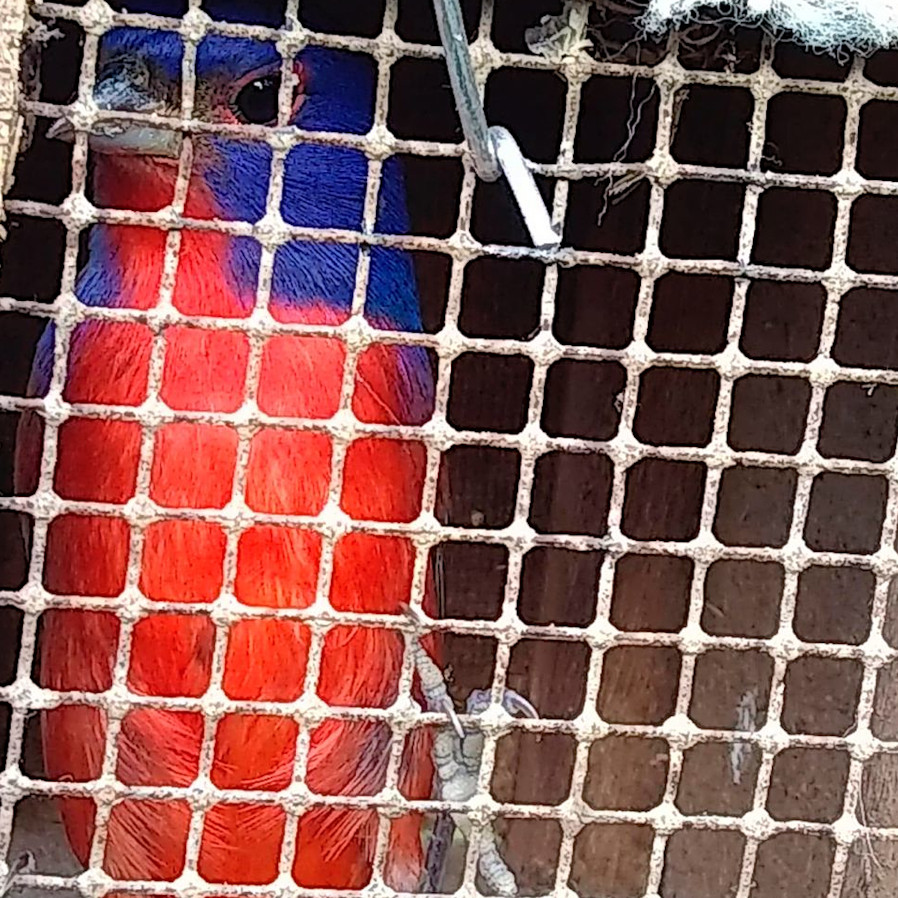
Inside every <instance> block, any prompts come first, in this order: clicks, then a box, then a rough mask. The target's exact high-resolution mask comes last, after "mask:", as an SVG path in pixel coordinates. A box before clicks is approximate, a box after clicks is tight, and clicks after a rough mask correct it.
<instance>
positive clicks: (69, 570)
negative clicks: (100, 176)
mask: <svg viewBox="0 0 898 898" xmlns="http://www.w3.org/2000/svg"><path fill="white" fill-rule="evenodd" d="M110 164H113V163H110ZM114 164H117V163H114ZM133 183H134V175H133V173H132V172H129V173H128V184H133ZM198 191H199V188H197V187H195V186H194V187H193V188H192V190H191V199H190V203H191V204H193V213H194V214H197V210H200V211H202V209H203V208H204V206H205V203H204V202H203V197H202V195H198ZM122 192H123V194H125V195H124V196H123V197H122V200H123V202H122V205H126V206H128V207H130V208H134V198H133V194H134V191H133V190H132V189H127V190H126V187H125V185H124V182H123V183H122ZM112 204H114V203H112ZM160 205H162V202H158V201H157V199H153V200H152V201H151V202H149V203H148V207H151V208H158V207H159V206H160ZM109 234H110V240H111V245H112V246H113V256H114V258H115V259H116V264H117V265H118V266H120V267H119V271H120V272H123V273H124V274H125V275H126V277H127V279H128V282H129V283H130V284H131V285H132V292H131V293H130V295H129V302H128V305H131V306H137V307H141V308H149V307H151V306H153V305H155V304H156V302H157V295H158V289H159V282H160V277H161V271H162V260H163V252H164V243H165V235H164V233H163V232H161V231H157V230H152V229H149V228H138V227H116V228H110V229H109ZM183 237H184V244H183V246H182V251H181V259H180V263H179V268H178V275H177V279H176V287H175V294H174V304H175V306H176V307H177V308H179V309H182V310H184V311H186V312H190V313H191V314H198V315H230V316H234V317H238V316H242V315H244V314H245V312H244V311H242V307H241V303H240V302H239V298H238V297H235V296H233V293H232V292H231V288H230V287H229V286H228V284H227V283H226V281H225V278H224V277H223V275H222V274H221V272H222V270H223V269H224V258H223V254H224V252H225V251H226V245H227V243H226V242H227V238H226V237H224V236H222V235H216V234H207V233H197V232H193V233H190V232H186V233H185V234H184V235H183ZM280 317H284V316H283V315H281V316H280ZM289 317H290V319H291V320H296V321H305V322H315V323H323V322H328V321H335V320H338V318H337V316H336V314H335V312H334V311H333V310H332V309H329V308H328V306H327V305H325V304H324V303H321V304H320V305H318V306H316V307H314V308H307V309H306V310H305V311H303V312H301V313H300V312H297V311H294V312H292V313H291V314H290V316H289ZM164 339H165V343H166V354H165V364H164V369H163V374H162V383H161V391H160V395H161V397H162V399H163V400H164V401H165V402H166V403H167V404H168V405H169V406H170V407H171V408H173V409H178V410H195V411H219V412H230V411H234V410H236V409H237V408H238V407H239V406H240V405H241V403H242V401H243V397H244V393H245V389H246V371H247V361H248V357H249V344H248V340H247V337H246V336H245V335H244V334H241V333H239V332H228V331H218V330H212V331H209V330H202V331H201V330H195V329H191V328H189V327H171V328H169V329H168V330H167V331H166V333H165V337H164ZM74 345H75V350H74V351H73V354H72V357H71V359H70V365H69V371H68V376H67V382H66V387H65V398H66V399H67V400H69V401H71V402H73V403H114V404H121V405H127V406H136V405H139V404H140V403H141V402H143V401H144V399H145V398H146V394H147V379H148V371H149V361H150V352H151V347H152V335H151V332H150V330H149V328H148V327H145V326H144V325H141V324H135V323H119V322H102V323H101V322H90V323H88V324H85V325H83V326H82V332H81V333H80V334H78V335H76V339H75V341H74ZM344 361H345V347H344V345H343V344H342V343H341V342H340V341H338V340H336V339H333V338H329V337H324V336H321V337H319V336H299V335H297V336H293V335H287V336H273V337H271V338H268V339H267V341H266V343H265V347H264V351H263V358H262V366H261V375H260V379H259V385H258V404H259V406H260V408H261V409H262V411H263V412H267V413H271V414H273V415H279V416H304V417H313V418H327V417H329V416H330V415H332V414H333V413H334V411H336V409H337V407H338V403H339V396H340V387H341V382H342V378H343V370H344ZM400 378H401V371H400V369H399V359H398V356H397V354H396V352H395V350H393V349H390V348H388V347H377V348H372V349H369V350H367V351H366V352H364V353H363V354H362V356H361V357H360V359H359V366H358V371H357V375H356V385H355V392H354V397H353V409H354V411H355V414H356V415H357V417H358V418H360V419H361V420H365V421H378V422H402V421H403V414H404V410H403V409H402V408H401V400H400V391H399V390H398V389H397V384H398V383H399V379H400ZM140 444H141V427H140V425H139V424H138V423H136V422H130V421H122V420H110V419H108V418H106V419H93V418H88V417H77V418H73V419H70V420H69V421H67V422H66V423H65V424H64V425H63V426H62V428H61V429H60V434H59V451H58V461H57V469H56V475H55V488H56V491H57V492H58V493H59V494H60V495H61V496H62V497H64V498H68V499H76V500H91V501H101V502H110V503H116V504H120V503H124V502H126V501H127V500H128V499H129V498H130V497H131V496H133V495H134V491H135V484H136V478H137V470H138V462H139V456H140ZM237 450H238V438H237V433H236V431H235V430H234V429H232V428H231V427H229V426H227V425H224V424H206V423H193V422H178V423H173V424H166V425H163V426H162V427H160V428H159V429H158V431H157V433H156V435H155V439H154V444H153V451H152V464H151V477H150V486H149V494H150V496H151V498H152V499H154V500H155V501H156V502H158V503H159V504H160V505H162V506H166V507H173V508H174V507H177V508H210V507H211V508H221V507H223V506H225V505H226V503H228V502H229V501H230V499H231V496H232V492H233V479H234V471H235V465H236V462H237ZM331 460H332V446H331V440H330V437H329V436H327V435H326V434H324V433H319V432H311V431H302V430H291V429H287V428H278V427H263V428H261V429H259V430H258V431H257V432H256V433H255V434H254V436H253V438H252V442H251V445H250V451H249V461H248V469H247V478H246V489H245V501H246V504H247V505H248V507H249V508H250V509H251V510H254V511H258V512H262V513H276V514H302V515H314V514H317V513H318V512H320V511H321V510H322V508H323V506H324V503H325V501H326V498H327V495H328V490H329V484H330V472H331ZM424 467H425V451H424V447H423V445H421V444H420V443H417V442H414V441H408V440H406V441H400V440H391V439H383V438H359V439H357V440H355V441H354V442H353V443H352V444H351V445H350V447H349V449H348V453H347V458H346V464H345V474H344V483H343V486H342V494H341V502H340V504H341V507H342V508H343V510H344V511H345V512H346V513H348V514H349V515H350V516H351V517H353V518H356V519H374V520H382V521H399V522H403V521H410V520H413V519H414V518H415V517H417V515H418V513H419V510H420V502H421V492H422V487H423V480H424ZM129 546H130V531H129V527H128V524H127V522H126V521H125V520H124V518H122V517H117V516H115V514H112V515H110V516H106V517H104V516H95V515H74V514H66V515H64V516H62V517H60V518H57V519H56V520H54V521H53V522H52V523H51V525H50V530H49V535H48V545H47V555H46V567H45V582H46V585H47V587H48V588H49V589H50V590H51V591H53V592H54V593H59V594H66V595H90V596H110V597H114V596H118V595H119V594H120V592H121V591H122V589H123V587H124V585H125V575H126V568H127V562H128V554H129ZM321 549H322V544H321V538H320V536H319V535H318V534H316V533H315V532H313V531H312V530H309V529H304V528H302V527H300V526H280V525H268V524H257V525H254V526H251V527H250V528H249V529H248V530H246V531H245V532H244V533H243V534H242V535H241V536H240V539H239V549H238V558H237V571H236V581H235V586H234V590H235V593H236V597H237V599H238V601H240V602H241V603H243V604H245V605H249V606H260V607H265V608H305V607H308V606H309V605H310V604H311V603H312V601H313V599H314V596H315V590H316V584H317V582H318V574H319V562H320V556H321ZM224 554H225V533H224V530H223V528H222V527H220V526H219V525H218V524H215V523H210V522H203V521H197V520H189V519H177V520H165V521H160V522H156V523H153V524H151V525H150V526H149V527H148V529H147V531H146V538H145V544H144V547H143V554H142V559H141V563H140V581H139V583H140V588H141V590H142V592H143V593H144V594H145V595H146V597H147V598H148V599H150V600H160V601H168V602H184V603H200V604H208V603H211V602H213V601H214V600H215V598H216V597H217V595H218V594H219V591H220V589H221V587H222V582H223V562H224ZM413 562H414V550H413V547H412V545H411V543H410V541H408V540H406V539H404V538H400V537H394V536H381V535H372V534H363V533H353V534H349V535H346V536H344V537H343V538H341V539H340V540H339V541H338V542H337V544H336V547H335V552H334V568H333V578H332V584H331V591H330V601H331V604H332V605H333V607H334V608H335V609H337V610H347V611H362V612H383V613H397V612H398V611H399V610H400V608H401V606H402V604H403V603H404V602H407V601H408V599H409V595H410V590H411V579H412V566H413ZM119 632H120V622H119V620H118V618H117V617H116V615H115V614H114V613H112V612H103V611H86V610H53V611H50V612H48V613H47V614H46V615H45V616H44V619H43V631H42V645H41V674H40V675H41V681H42V684H43V685H44V686H46V687H48V688H51V689H56V690H63V691H65V690H84V691H87V692H102V691H104V690H106V689H108V688H109V687H110V685H111V683H112V667H113V663H114V658H115V654H116V647H117V643H118V638H119ZM214 637H215V631H214V626H213V624H212V622H211V620H210V619H209V618H208V617H207V616H205V615H204V614H196V613H184V614H177V613H170V612H166V613H152V614H149V615H148V616H145V617H142V618H141V619H140V620H139V621H138V622H137V624H136V625H135V627H134V631H133V638H132V644H131V649H130V656H129V667H128V674H127V684H128V687H129V689H131V690H132V691H133V692H136V693H139V694H143V695H150V696H201V695H203V694H204V692H205V691H206V689H207V687H208V684H209V679H210V674H211V665H212V655H213V643H214ZM308 648H309V631H308V628H307V627H306V626H305V625H304V624H302V623H301V622H296V621H289V620H283V619H281V620H278V619H268V620H264V621H257V620H243V621H240V622H237V623H234V624H233V625H231V627H230V630H229V632H228V639H227V651H226V658H225V665H224V674H223V681H222V686H223V689H224V691H225V693H226V694H227V695H228V696H229V697H231V698H234V699H244V700H246V699H258V700H265V701H273V702H290V701H293V700H295V699H296V698H297V697H298V696H299V695H300V694H301V693H302V692H303V689H304V684H305V675H306V661H307V653H308ZM401 662H402V641H401V637H400V636H399V635H398V634H397V633H394V632H390V631H388V630H385V629H377V628H359V627H352V626H338V627H335V628H334V629H332V630H331V631H330V632H329V633H328V635H327V637H326V640H325V644H324V650H323V656H322V661H321V671H320V678H319V682H318V694H319V696H320V697H321V698H322V699H323V700H324V701H325V702H327V703H329V704H331V705H336V706H346V705H353V706H367V707H385V706H389V705H390V704H391V703H392V701H393V700H394V698H395V696H396V692H397V687H398V678H399V671H400V666H401ZM300 726H301V722H299V723H298V722H297V721H296V720H294V719H292V718H289V717H280V716H271V715H263V714H236V713H232V714H226V715H225V716H224V717H223V718H222V719H221V720H220V722H219V723H218V725H217V730H216V734H215V746H214V759H213V763H212V769H211V778H212V781H213V783H214V784H216V785H217V786H220V787H224V788H234V789H260V790H266V791H268V790H270V791H273V792H277V791H278V790H282V789H284V788H285V787H287V786H288V784H289V783H290V782H291V780H292V776H293V768H294V759H295V746H296V741H297V737H298V734H299V727H300ZM202 733H203V718H202V716H201V715H200V714H198V713H193V712H188V711H172V710H154V709H135V710H132V711H131V712H129V713H128V715H127V716H126V718H125V720H124V723H123V726H122V730H121V735H120V738H119V744H118V762H117V763H118V766H117V777H118V779H119V780H121V781H122V782H123V783H125V784H132V785H169V786H188V785H190V784H191V783H192V782H193V780H194V778H195V777H196V774H197V769H198V763H199V754H200V749H201V742H202ZM43 741H44V756H45V763H46V767H47V772H48V774H49V776H50V777H52V778H56V779H71V780H75V781H86V780H92V779H94V778H96V777H97V776H98V775H99V773H100V771H101V764H102V756H103V750H104V741H105V720H104V715H103V712H101V711H99V710H96V709H91V708H88V707H86V706H84V705H77V704H73V705H64V706H62V707H59V708H57V709H54V710H51V711H48V712H46V713H45V714H44V717H43ZM389 745H390V734H389V729H388V728H386V727H385V726H383V725H381V724H378V723H376V722H373V723H372V722H359V721H354V722H347V721H337V720H330V721H327V722H325V723H324V724H323V725H321V726H319V727H318V728H317V729H316V730H315V731H314V732H313V733H312V736H311V750H310V756H309V762H308V770H307V779H306V782H307V785H308V786H309V787H310V788H311V789H312V790H313V791H315V792H318V793H322V794H328V795H335V794H336V795H357V794H372V793H375V792H376V791H377V790H378V789H379V788H380V787H381V785H382V783H383V778H384V775H385V769H386V762H387V758H388V754H389ZM403 771H404V772H403V775H402V788H403V791H404V792H405V793H406V794H407V795H409V796H411V797H418V798H422V797H427V796H428V795H429V792H430V783H431V776H432V769H431V761H430V745H429V740H428V738H427V737H426V736H425V735H423V734H419V735H417V736H415V737H414V738H413V739H412V740H410V742H409V744H408V745H407V746H406V755H405V763H404V768H403ZM62 813H63V819H64V823H65V828H66V832H67V834H68V837H69V840H70V842H71V844H72V846H73V849H74V851H75V853H76V855H77V856H78V857H79V859H80V860H81V861H82V862H83V863H87V860H88V854H89V850H90V844H91V838H92V834H93V828H94V806H93V802H92V800H91V799H86V798H71V799H65V800H64V801H63V802H62ZM189 820H190V812H189V808H188V806H187V804H186V802H184V801H181V800H165V801H155V800H154V801H144V800H138V799H126V800H124V801H122V802H121V803H119V804H117V805H116V806H115V807H114V808H113V810H112V813H111V817H110V821H109V829H108V839H107V844H106V852H105V859H104V868H105V869H106V870H107V871H108V872H109V873H110V874H111V875H113V876H114V877H116V878H124V879H151V880H171V879H174V878H176V877H177V876H178V875H179V874H180V872H181V870H182V868H183V863H184V851H185V843H186V839H187V832H188V826H189ZM284 826H285V812H284V811H283V809H282V808H279V807H278V806H277V805H276V804H271V805H253V804H248V803H237V804H219V805H216V806H214V807H212V808H211V810H210V811H209V812H208V813H207V815H206V818H205V823H204V827H203V833H202V841H201V847H200V852H199V865H198V870H199V873H200V874H201V875H202V876H203V877H204V878H205V879H207V880H208V881H210V882H227V883H246V884H264V883H268V882H271V881H272V880H273V879H274V878H275V876H276V875H277V866H278V859H279V856H280V853H281V843H282V841H283V837H284ZM376 826H377V816H376V813H375V812H371V811H359V810H328V809H326V808H323V807H318V808H316V809H312V810H310V811H308V812H307V813H306V814H305V815H304V816H303V817H302V819H301V822H300V833H299V837H298V845H297V852H296V861H295V864H294V869H293V876H294V878H295V880H296V881H297V882H298V883H299V884H300V885H304V886H309V887H333V888H359V887H361V886H363V885H364V884H365V882H366V881H367V879H368V877H369V876H370V865H371V859H372V849H373V845H374V835H375V832H376ZM420 866H421V840H420V819H419V817H418V816H416V815H407V816H405V817H403V818H400V819H398V820H395V821H393V824H392V837H391V845H390V852H389V860H388V871H389V874H388V875H389V878H390V880H391V883H392V884H393V885H394V886H396V887H399V888H403V889H413V888H414V887H415V884H416V881H417V877H418V874H419V871H420Z"/></svg>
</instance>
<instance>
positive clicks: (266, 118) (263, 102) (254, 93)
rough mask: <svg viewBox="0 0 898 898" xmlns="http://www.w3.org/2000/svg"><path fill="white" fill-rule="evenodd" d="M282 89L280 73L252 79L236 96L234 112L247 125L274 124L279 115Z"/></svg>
mask: <svg viewBox="0 0 898 898" xmlns="http://www.w3.org/2000/svg"><path fill="white" fill-rule="evenodd" d="M280 89H281V76H280V75H266V76H265V77H264V78H256V80H255V81H250V82H249V84H247V85H245V86H244V87H243V88H242V89H241V90H240V93H238V94H237V96H236V97H235V98H234V113H235V114H236V116H237V118H239V119H240V121H242V122H245V123H246V124H247V125H273V124H274V123H275V122H276V121H277V117H278V93H279V92H280Z"/></svg>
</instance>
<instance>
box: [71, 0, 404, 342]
mask: <svg viewBox="0 0 898 898" xmlns="http://www.w3.org/2000/svg"><path fill="white" fill-rule="evenodd" d="M174 3H175V0H142V2H141V3H140V4H139V6H135V5H132V4H130V3H129V4H128V9H129V11H131V12H149V13H155V14H165V15H171V14H172V13H173V12H177V10H176V9H175V8H174V5H173V4H174ZM205 8H206V11H207V12H209V13H210V14H211V15H212V16H213V18H220V19H234V18H237V19H238V20H239V21H242V22H250V23H251V24H261V25H269V26H270V25H276V24H278V14H277V12H276V7H275V6H274V5H273V4H272V3H270V2H266V0H261V2H260V0H206V5H205ZM183 61H184V44H183V40H182V38H181V36H180V35H179V34H177V33H175V32H171V31H165V30H156V29H145V28H127V27H125V28H121V27H120V28H115V29H113V30H112V31H110V32H108V33H107V34H105V35H104V36H103V38H102V40H101V44H100V51H99V56H98V63H97V72H96V83H95V84H96V86H95V90H94V99H95V102H96V104H97V106H98V107H99V108H100V109H109V110H121V111H130V112H143V113H159V114H162V115H165V116H172V117H176V118H177V117H178V116H180V114H181V91H182V65H183ZM291 62H292V66H291V72H292V78H293V80H294V81H295V83H294V84H293V85H292V100H291V110H290V115H289V124H291V125H295V126H297V127H299V128H302V129H305V130H309V131H316V132H342V133H348V134H355V135H363V134H365V133H367V132H368V131H369V130H370V128H371V126H372V123H373V115H374V104H375V85H376V65H375V63H374V61H373V60H372V59H371V58H370V57H368V56H366V55H363V54H359V53H353V52H348V51H344V50H337V49H331V48H325V47H317V46H309V47H306V48H305V49H303V50H302V51H301V52H300V53H298V54H297V56H296V59H295V60H293V61H291ZM194 71H195V92H194V108H193V116H194V118H196V119H199V120H201V121H207V122H210V123H219V124H220V123H226V124H248V125H254V126H275V125H276V124H277V121H278V99H279V96H280V93H281V78H282V75H283V72H284V63H283V60H282V58H281V55H280V53H279V51H278V49H277V47H276V45H275V43H274V42H273V41H267V40H253V39H248V38H237V37H230V36H224V35H220V34H215V33H209V34H207V35H206V36H205V37H204V38H203V39H202V40H201V41H200V42H199V44H198V46H197V51H196V63H195V68H194ZM64 130H65V127H64V126H62V127H60V128H57V129H56V133H57V135H58V136H64V134H63V133H62V132H63V131H64ZM181 142H182V136H181V134H179V133H178V132H177V131H176V130H173V129H170V128H166V127H162V126H156V125H153V124H150V125H147V124H144V123H134V124H130V123H129V124H123V123H122V122H121V121H117V122H114V123H107V124H106V125H102V124H101V125H99V126H98V127H97V129H96V131H95V133H93V134H92V135H91V138H90V143H91V148H92V150H93V151H94V153H95V154H96V158H97V160H98V161H97V164H96V170H95V172H94V180H95V189H96V193H97V196H98V199H99V202H100V203H101V204H104V202H105V201H106V200H107V199H108V198H109V197H108V196H106V195H108V194H111V193H112V192H114V191H112V190H111V188H110V187H109V185H110V184H112V183H113V182H114V183H115V185H116V187H115V190H116V191H117V192H118V194H121V191H122V185H123V184H125V185H126V193H127V195H126V197H125V198H124V205H125V207H127V208H138V209H139V208H153V207H154V200H152V199H151V197H153V196H158V195H159V194H160V185H161V184H163V183H164V184H166V185H168V189H169V191H170V190H171V186H172V185H173V177H174V176H173V172H174V171H175V170H176V168H175V165H176V162H177V157H178V156H179V153H180V147H181ZM193 151H194V152H193V170H192V177H193V178H196V179H199V183H201V185H202V186H203V188H204V190H203V194H204V196H205V197H207V200H208V203H209V205H210V206H211V208H208V209H204V210H201V211H200V212H196V211H194V212H193V213H192V214H194V215H199V216H200V217H219V218H223V219H226V220H241V221H249V222H257V221H259V219H261V218H262V216H263V215H264V214H265V211H266V205H267V202H268V193H269V179H270V173H271V165H272V158H273V151H272V148H271V146H270V145H269V144H268V143H267V142H266V141H265V140H264V139H259V140H254V139H251V138H248V137H245V136H243V135H234V134H227V133H209V132H203V133H197V134H195V135H194V138H193ZM367 180H368V160H367V157H366V156H365V154H364V153H363V152H362V151H361V150H356V149H352V148H346V147H338V146H333V145H323V144H313V143H308V142H303V141H302V140H301V139H297V142H296V144H295V145H294V146H293V147H292V148H291V149H290V150H289V152H288V154H287V156H286V161H285V166H284V184H283V194H282V199H281V205H280V213H281V216H282V218H283V219H284V221H285V222H286V223H287V224H289V225H296V226H303V227H315V228H338V229H345V230H354V231H357V230H359V229H360V228H361V226H362V217H363V208H364V201H365V194H366V189H367ZM162 195H163V196H166V195H165V194H164V191H163V192H162ZM169 200H170V195H169V196H168V198H167V199H165V200H163V201H156V202H155V207H157V208H158V207H159V206H161V205H165V204H166V202H168V201H169ZM142 203H145V205H141V204H142ZM110 204H111V205H117V206H121V205H122V204H123V200H122V198H121V196H120V195H119V196H118V197H116V198H114V199H112V200H111V202H110ZM188 214H191V212H190V209H189V208H188ZM408 227H409V225H408V220H407V212H406V204H405V186H404V183H403V178H402V172H401V167H400V165H399V163H398V160H396V159H389V160H387V162H386V163H385V165H384V170H383V175H382V181H381V186H380V194H379V203H378V212H377V223H376V228H377V230H379V231H381V232H386V233H403V232H407V231H408ZM97 231H100V229H97ZM103 239H104V238H103V234H102V232H101V233H98V234H97V235H96V240H95V243H96V244H97V246H96V247H95V248H96V250H97V253H95V254H94V255H95V256H96V257H97V258H99V255H100V252H99V251H100V250H101V249H102V247H101V245H100V244H102V241H103ZM260 255H261V249H260V246H259V244H258V243H257V242H256V241H255V240H254V239H252V238H245V237H241V238H232V239H231V240H230V241H229V253H228V259H227V260H226V264H227V266H228V269H229V270H228V274H229V276H230V278H231V280H232V283H233V285H234V287H235V288H236V289H235V293H238V294H240V295H251V293H252V291H253V287H254V285H255V282H256V278H257V273H258V265H259V258H260ZM358 256H359V248H358V246H355V245H348V244H337V243H320V242H319V243H314V242H310V241H305V242H302V241H294V242H291V243H288V244H286V245H284V246H281V247H280V248H279V249H278V250H277V252H276V255H275V265H274V272H273V282H272V302H273V303H281V304H287V305H299V306H301V305H302V304H303V303H305V302H310V301H313V300H315V301H319V302H320V301H322V300H323V301H325V302H327V303H329V304H330V305H331V306H333V307H334V308H335V309H338V310H341V311H348V309H349V306H350V303H351V300H352V295H353V291H354V286H355V278H356V269H357V261H358ZM115 290H116V287H113V286H111V285H110V277H109V275H108V272H105V273H103V277H99V276H97V277H93V278H92V277H91V272H90V271H89V270H88V271H86V272H85V274H84V276H83V277H82V284H81V289H80V290H79V292H80V294H81V297H82V299H83V300H84V301H85V302H88V303H97V304H101V303H102V304H106V303H107V302H110V301H113V300H112V298H111V297H112V294H113V293H115ZM366 315H367V317H368V318H369V320H371V321H372V322H373V323H375V324H376V325H378V326H383V327H396V328H401V329H406V330H419V329H420V312H419V304H418V298H417V290H416V285H415V278H414V272H413V269H412V265H411V261H410V259H409V257H408V255H407V254H406V253H403V252H400V251H398V250H390V249H385V248H374V249H372V250H371V270H370V275H369V289H368V298H367V302H366Z"/></svg>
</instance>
